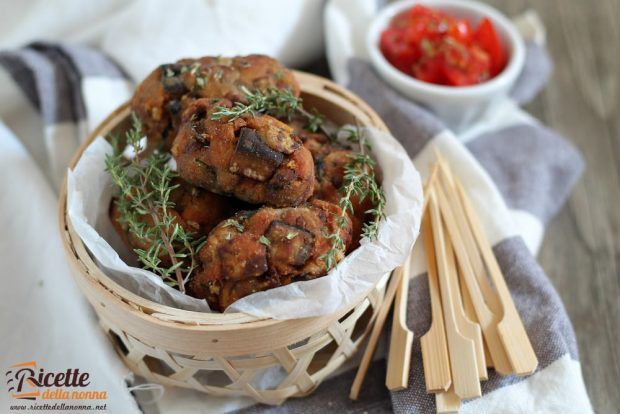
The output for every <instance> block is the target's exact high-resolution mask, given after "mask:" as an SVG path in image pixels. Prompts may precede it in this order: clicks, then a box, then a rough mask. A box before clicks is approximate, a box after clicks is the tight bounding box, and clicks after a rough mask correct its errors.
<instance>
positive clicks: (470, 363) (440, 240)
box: [428, 189, 481, 399]
mask: <svg viewBox="0 0 620 414" xmlns="http://www.w3.org/2000/svg"><path fill="white" fill-rule="evenodd" d="M434 192H435V189H432V190H431V191H430V195H429V205H428V206H429V213H430V216H431V226H432V229H433V239H434V242H435V252H436V254H437V268H438V270H439V272H438V273H439V286H440V290H441V299H442V306H443V314H444V319H445V324H446V336H447V338H448V350H449V354H450V368H451V372H452V386H453V387H454V393H455V394H456V395H458V396H459V397H460V398H462V399H466V398H473V397H479V396H480V395H481V389H480V381H479V380H478V368H477V364H476V351H475V349H474V342H473V341H472V340H471V339H469V338H466V337H464V336H463V335H461V333H460V332H459V330H458V327H457V323H456V315H455V313H456V311H455V297H454V294H455V293H456V292H452V289H451V288H450V281H449V272H450V269H449V265H448V258H447V253H446V240H445V237H444V231H443V224H442V221H441V215H440V212H439V207H438V206H437V201H436V200H435V195H434Z"/></svg>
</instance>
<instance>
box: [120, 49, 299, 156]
mask: <svg viewBox="0 0 620 414" xmlns="http://www.w3.org/2000/svg"><path fill="white" fill-rule="evenodd" d="M242 87H246V88H248V89H249V90H256V89H259V90H262V91H266V90H267V89H269V88H278V89H287V88H288V89H291V91H292V92H293V94H294V95H295V96H299V84H298V83H297V81H296V80H295V77H294V75H293V73H292V72H291V71H290V70H288V69H286V68H285V67H284V66H282V65H281V64H280V63H279V62H278V61H277V60H275V59H272V58H270V57H267V56H263V55H249V56H237V57H233V58H217V57H210V56H206V57H202V58H199V59H182V60H179V61H178V62H176V63H171V64H165V65H161V66H160V67H158V68H157V69H155V70H154V71H153V72H151V74H150V75H149V76H147V78H146V79H144V81H143V82H142V83H141V84H140V85H139V86H138V88H137V89H136V92H135V93H134V96H133V99H132V101H131V107H132V109H133V110H134V111H135V113H136V114H137V115H138V118H139V119H140V120H141V121H142V128H143V132H144V133H145V134H146V135H147V137H148V138H149V142H151V143H152V144H154V145H160V144H162V145H163V146H164V148H170V147H171V146H172V139H173V138H174V137H175V135H176V132H177V130H178V127H179V120H180V119H179V118H180V115H181V113H182V111H183V108H185V107H186V106H187V105H188V104H189V103H190V102H191V101H192V100H194V99H197V98H226V99H229V100H231V101H233V102H237V101H238V102H246V98H245V94H244V93H243V91H242V90H241V88H242Z"/></svg>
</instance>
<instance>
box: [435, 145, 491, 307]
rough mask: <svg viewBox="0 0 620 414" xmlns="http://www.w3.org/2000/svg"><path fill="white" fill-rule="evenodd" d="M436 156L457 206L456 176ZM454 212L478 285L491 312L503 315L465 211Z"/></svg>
mask: <svg viewBox="0 0 620 414" xmlns="http://www.w3.org/2000/svg"><path fill="white" fill-rule="evenodd" d="M435 156H436V157H437V165H438V166H439V170H440V171H441V174H439V181H440V182H441V185H443V188H444V190H445V194H446V196H447V197H448V201H450V204H451V205H453V206H457V205H459V204H460V203H459V200H458V195H457V192H456V186H455V178H454V177H453V175H452V170H451V169H450V167H449V166H448V163H447V162H446V160H445V158H443V156H442V155H441V153H440V152H439V151H437V150H435ZM453 212H454V214H455V217H456V223H457V225H458V226H459V231H460V232H461V237H462V238H463V241H464V243H465V248H466V249H467V252H468V255H469V262H470V263H471V267H472V270H473V271H474V275H475V276H476V279H477V280H478V285H479V286H480V289H481V290H482V294H483V295H484V300H485V302H486V303H487V305H488V307H489V309H490V310H491V312H493V313H495V314H496V315H497V316H501V315H502V312H503V310H502V307H501V304H500V302H499V298H498V296H497V295H496V293H495V291H494V290H493V287H492V286H491V284H490V283H489V280H488V278H487V273H486V270H485V268H484V264H483V262H482V257H481V255H480V252H479V250H478V248H477V247H476V240H475V239H474V236H473V234H472V233H471V231H470V230H469V227H468V224H467V218H466V217H465V213H464V212H463V211H462V209H460V208H455V209H454V210H453Z"/></svg>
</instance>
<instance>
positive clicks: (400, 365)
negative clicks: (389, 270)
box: [385, 257, 413, 391]
mask: <svg viewBox="0 0 620 414" xmlns="http://www.w3.org/2000/svg"><path fill="white" fill-rule="evenodd" d="M409 259H410V257H408V258H407V260H405V263H403V266H402V272H403V275H402V277H401V279H400V283H399V285H398V289H397V290H396V298H395V299H394V313H393V315H394V317H393V322H392V332H391V334H390V350H389V352H388V364H387V374H386V378H385V385H386V386H387V388H388V390H391V391H395V390H402V389H405V388H407V384H408V383H409V366H410V364H411V345H412V344H413V332H412V331H411V330H410V329H409V328H408V327H407V297H408V295H409V278H410V277H411V275H410V269H411V265H410V263H409Z"/></svg>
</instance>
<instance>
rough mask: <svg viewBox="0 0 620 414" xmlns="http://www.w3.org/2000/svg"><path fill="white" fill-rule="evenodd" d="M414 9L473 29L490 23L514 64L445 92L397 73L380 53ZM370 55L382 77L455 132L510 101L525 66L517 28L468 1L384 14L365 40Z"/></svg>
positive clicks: (433, 2) (394, 8)
mask: <svg viewBox="0 0 620 414" xmlns="http://www.w3.org/2000/svg"><path fill="white" fill-rule="evenodd" d="M415 4H423V5H425V6H428V7H431V8H434V9H438V10H442V11H445V12H446V13H448V14H450V15H453V16H456V17H459V18H465V19H467V20H469V21H470V22H471V23H472V24H473V25H474V27H476V26H477V24H478V22H479V21H480V20H481V19H482V18H483V17H488V18H489V19H490V20H491V22H492V23H493V25H494V26H495V30H496V31H497V33H498V35H499V37H500V40H501V42H502V44H503V46H504V48H505V50H506V51H507V53H508V55H509V58H508V62H507V64H506V67H505V68H504V70H503V71H502V72H500V73H499V74H498V75H497V76H495V77H494V78H492V79H489V80H488V81H486V82H483V83H480V84H478V85H473V86H461V87H454V86H443V85H435V84H432V83H428V82H423V81H420V80H417V79H415V78H413V77H412V76H409V75H407V74H405V73H403V72H401V71H399V70H398V69H396V68H395V67H394V66H392V64H391V63H390V62H388V61H387V59H386V58H385V57H384V56H383V53H381V50H380V49H379V39H380V37H381V32H382V31H383V30H384V29H385V28H387V27H388V25H389V23H390V21H391V20H392V18H393V17H394V16H395V15H397V14H399V13H400V12H403V11H405V10H407V9H409V8H411V7H412V6H413V5H415ZM366 42H367V47H368V53H369V56H370V60H371V61H372V64H373V66H374V67H375V69H376V70H377V72H378V73H379V75H380V76H381V77H382V78H383V79H384V80H385V81H386V82H387V83H389V84H390V85H391V86H393V87H394V88H395V89H397V90H398V91H399V92H400V93H401V94H403V95H405V96H407V97H409V98H411V99H413V100H414V101H416V102H418V103H420V104H422V105H423V106H426V107H427V108H429V109H430V110H431V111H433V112H434V113H435V114H436V115H437V116H438V117H439V118H441V119H442V120H443V121H444V123H445V124H446V125H447V126H448V127H450V128H452V129H453V130H455V131H460V130H463V129H464V128H465V127H466V126H468V125H470V124H471V123H473V122H475V121H476V120H477V119H479V118H480V117H481V116H483V115H484V114H485V113H486V112H487V110H488V109H489V108H490V107H491V106H492V105H493V103H494V102H497V101H498V100H500V99H502V98H503V97H505V96H506V95H507V94H508V92H509V91H510V89H511V88H512V86H513V85H514V83H515V81H516V80H517V77H518V76H519V74H520V73H521V70H522V69H523V64H524V63H525V46H524V43H523V38H522V37H521V35H520V34H519V32H518V31H517V29H516V27H515V26H514V25H513V24H512V23H511V22H510V20H508V18H506V16H504V15H503V14H502V13H500V12H499V11H497V10H496V9H494V8H492V7H490V6H488V5H486V4H482V3H479V2H476V1H463V0H403V1H398V2H396V3H393V4H391V5H389V6H387V7H385V8H384V9H382V10H381V11H380V12H379V14H377V16H376V17H375V18H374V20H373V21H372V23H371V25H370V28H369V30H368V36H367V38H366Z"/></svg>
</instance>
